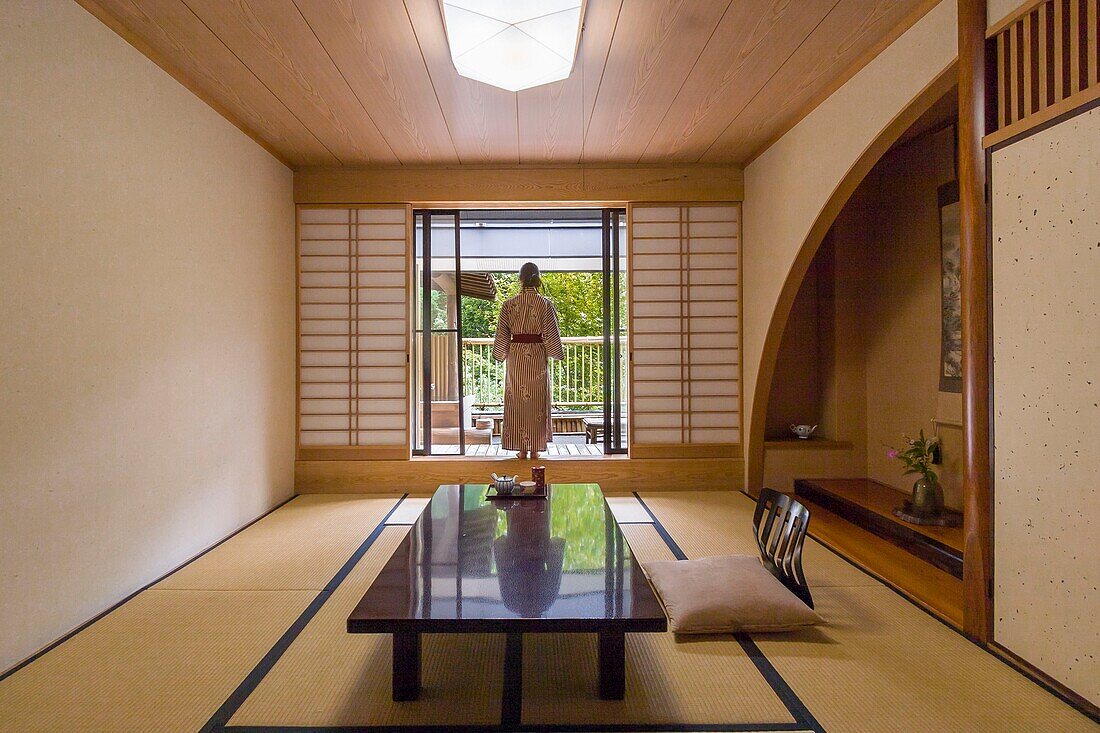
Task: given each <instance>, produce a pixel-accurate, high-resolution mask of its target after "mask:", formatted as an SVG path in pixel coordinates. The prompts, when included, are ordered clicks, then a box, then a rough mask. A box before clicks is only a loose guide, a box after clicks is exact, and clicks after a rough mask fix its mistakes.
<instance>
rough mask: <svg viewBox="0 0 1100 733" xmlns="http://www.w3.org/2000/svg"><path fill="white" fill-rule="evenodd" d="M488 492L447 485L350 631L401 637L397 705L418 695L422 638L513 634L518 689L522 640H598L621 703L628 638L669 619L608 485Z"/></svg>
mask: <svg viewBox="0 0 1100 733" xmlns="http://www.w3.org/2000/svg"><path fill="white" fill-rule="evenodd" d="M487 489H488V487H487V486H486V485H484V484H466V485H450V486H440V487H439V489H438V490H437V491H436V492H435V495H434V496H433V497H432V500H431V502H430V503H429V504H428V506H427V507H426V508H425V509H424V513H423V514H421V516H420V518H419V519H418V520H417V522H416V524H415V525H413V527H412V529H411V530H410V531H409V534H408V536H406V537H405V539H404V540H403V541H402V543H401V544H400V545H399V546H398V548H397V549H396V550H395V551H394V553H393V556H392V557H391V558H390V560H389V562H388V563H386V566H385V567H384V568H383V569H382V572H381V574H379V576H378V577H377V578H376V579H375V581H374V583H373V584H371V586H370V588H368V589H367V592H366V594H365V595H364V596H363V598H362V600H361V601H359V605H358V606H356V607H355V610H354V611H352V613H351V616H349V617H348V632H349V633H353V634H379V633H385V634H393V699H394V700H415V699H417V697H418V696H419V694H420V636H421V634H425V633H471V634H477V633H504V634H507V635H508V640H507V642H508V643H507V646H506V651H505V680H506V684H508V685H511V686H513V687H514V688H518V686H519V685H520V684H521V681H520V679H519V676H520V673H521V670H522V668H523V665H522V648H523V647H522V634H525V633H566V632H589V633H594V634H597V635H598V637H599V695H600V697H601V698H603V699H609V700H621V699H622V698H623V695H624V693H625V689H626V637H625V634H626V632H661V631H665V630H666V629H667V622H666V620H665V614H664V610H663V609H662V608H661V605H660V602H659V601H658V600H657V598H656V596H655V595H654V594H653V590H652V589H651V588H650V587H649V583H648V581H647V580H646V578H645V576H644V575H643V574H642V569H641V567H640V566H639V564H638V562H637V560H635V558H634V555H633V554H632V553H631V551H630V547H629V546H628V545H627V544H626V541H625V539H624V537H623V534H622V532H621V531H620V529H619V525H618V524H617V523H616V522H615V518H614V516H613V515H612V514H611V510H610V509H609V508H608V507H607V503H606V502H605V501H604V497H603V492H602V491H601V490H600V486H599V484H567V485H557V486H550V487H549V491H548V493H549V497H548V498H547V499H532V498H527V499H486V498H485V493H486V490H487ZM554 517H558V518H559V520H558V521H556V522H555V521H553V519H554ZM562 518H566V519H567V521H562ZM498 528H506V529H505V530H504V532H503V534H500V533H499V532H498ZM498 534H499V536H498ZM461 662H462V660H455V663H461ZM561 662H562V669H561V673H562V674H563V675H567V674H571V673H572V671H573V670H572V669H571V663H570V661H569V660H561Z"/></svg>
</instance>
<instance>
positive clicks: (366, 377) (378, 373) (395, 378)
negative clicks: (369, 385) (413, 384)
mask: <svg viewBox="0 0 1100 733" xmlns="http://www.w3.org/2000/svg"><path fill="white" fill-rule="evenodd" d="M357 371H358V378H359V382H360V383H363V382H399V383H402V384H404V382H405V376H406V374H407V370H406V369H405V367H403V366H400V367H392V366H387V367H374V366H361V367H359V369H358V370H357Z"/></svg>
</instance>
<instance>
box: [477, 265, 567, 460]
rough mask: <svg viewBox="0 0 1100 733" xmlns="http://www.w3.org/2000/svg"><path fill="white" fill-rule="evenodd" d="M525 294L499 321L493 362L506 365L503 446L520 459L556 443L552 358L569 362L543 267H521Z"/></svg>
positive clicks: (504, 308)
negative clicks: (543, 289)
mask: <svg viewBox="0 0 1100 733" xmlns="http://www.w3.org/2000/svg"><path fill="white" fill-rule="evenodd" d="M519 282H520V285H521V286H522V288H523V289H522V290H521V291H520V292H519V295H517V296H515V297H514V298H509V299H508V300H506V301H504V305H503V306H502V307H501V309H500V320H499V321H498V322H497V336H496V341H495V343H494V344H493V358H494V359H496V360H497V361H503V362H506V363H505V372H506V375H507V376H506V377H505V379H504V426H503V428H502V429H501V436H500V445H501V447H502V448H503V449H504V450H514V451H518V452H519V457H520V458H532V459H534V458H538V455H539V451H544V450H546V444H547V443H548V442H550V441H551V440H552V439H553V431H552V429H551V426H550V374H549V370H548V368H547V365H548V362H547V360H548V359H558V360H559V361H560V360H561V359H564V358H565V353H564V352H563V351H562V347H561V332H560V331H558V312H557V310H555V309H554V304H553V303H551V302H550V301H549V300H548V299H547V298H545V297H543V296H542V295H540V294H539V288H540V287H542V277H541V275H540V274H539V268H538V265H536V264H535V263H533V262H528V263H527V264H525V265H524V266H523V267H521V268H520V269H519Z"/></svg>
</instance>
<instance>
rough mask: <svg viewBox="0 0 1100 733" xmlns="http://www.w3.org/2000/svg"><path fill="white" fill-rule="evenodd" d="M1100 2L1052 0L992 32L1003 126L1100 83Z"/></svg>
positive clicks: (998, 122)
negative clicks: (1099, 48) (1099, 41)
mask: <svg viewBox="0 0 1100 733" xmlns="http://www.w3.org/2000/svg"><path fill="white" fill-rule="evenodd" d="M1098 4H1100V0H1047V1H1046V2H1042V3H1038V4H1037V5H1036V6H1035V7H1033V8H1030V9H1028V10H1027V12H1025V13H1023V14H1022V15H1021V16H1020V17H1019V18H1016V19H1015V20H1013V21H1012V22H1011V23H1009V24H1007V25H1006V26H1005V27H1003V28H1002V29H1001V30H999V31H998V32H997V33H996V34H995V35H994V36H993V38H992V39H991V42H992V43H994V44H995V48H996V74H997V128H998V129H1002V128H1006V127H1010V126H1012V125H1014V124H1016V123H1020V122H1022V121H1025V120H1027V118H1028V117H1031V116H1032V115H1034V114H1036V113H1038V112H1042V111H1043V110H1046V109H1047V108H1048V107H1052V106H1054V105H1057V104H1059V103H1061V102H1063V100H1069V99H1071V98H1073V97H1075V96H1076V95H1078V94H1080V93H1081V92H1083V91H1085V90H1087V89H1090V88H1092V87H1095V86H1096V85H1097V84H1100V69H1098V60H1097V38H1098V36H1100V7H1098ZM1067 104H1072V103H1071V102H1068V103H1067Z"/></svg>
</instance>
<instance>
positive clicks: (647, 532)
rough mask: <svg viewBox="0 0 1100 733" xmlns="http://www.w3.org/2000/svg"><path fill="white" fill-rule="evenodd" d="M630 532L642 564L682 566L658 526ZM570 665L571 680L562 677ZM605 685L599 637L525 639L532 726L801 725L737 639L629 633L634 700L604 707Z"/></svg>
mask: <svg viewBox="0 0 1100 733" xmlns="http://www.w3.org/2000/svg"><path fill="white" fill-rule="evenodd" d="M622 532H623V535H624V536H625V537H626V540H627V542H628V543H629V544H630V550H631V552H632V553H633V554H634V557H636V558H637V559H638V561H639V562H642V563H645V562H652V561H655V560H673V559H675V558H674V556H673V554H672V551H671V550H669V548H668V545H667V544H666V543H665V541H664V540H663V539H661V536H660V535H659V534H658V533H657V530H656V529H655V528H654V527H653V525H650V524H632V525H625V526H623V527H622ZM566 659H568V660H569V674H562V660H566ZM550 681H552V682H550ZM597 684H598V676H597V654H596V637H595V635H593V634H528V635H527V636H526V637H524V642H523V722H524V723H563V724H588V723H592V724H620V725H622V724H638V725H646V724H659V723H680V724H685V723H686V724H694V723H697V724H702V725H715V724H721V723H729V724H746V723H792V724H793V723H794V718H793V717H792V716H791V714H790V712H789V711H788V710H787V708H786V706H784V705H783V702H782V701H781V700H780V699H779V698H778V697H777V696H776V694H775V692H774V691H773V690H772V688H771V687H770V686H769V685H768V683H767V682H766V681H765V680H764V678H763V677H762V676H761V675H760V672H759V671H758V670H757V669H756V667H755V666H754V665H753V663H752V660H751V659H749V657H748V656H747V655H746V654H745V651H744V650H743V649H742V648H741V646H740V644H738V643H737V642H736V641H734V640H733V639H731V638H730V637H729V636H721V637H696V638H694V639H686V638H685V639H680V640H677V639H676V637H675V636H674V635H673V634H670V633H659V634H628V635H627V637H626V697H625V698H624V699H623V700H621V701H618V700H615V701H610V700H600V699H599V698H598V697H597V696H596V692H597Z"/></svg>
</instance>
